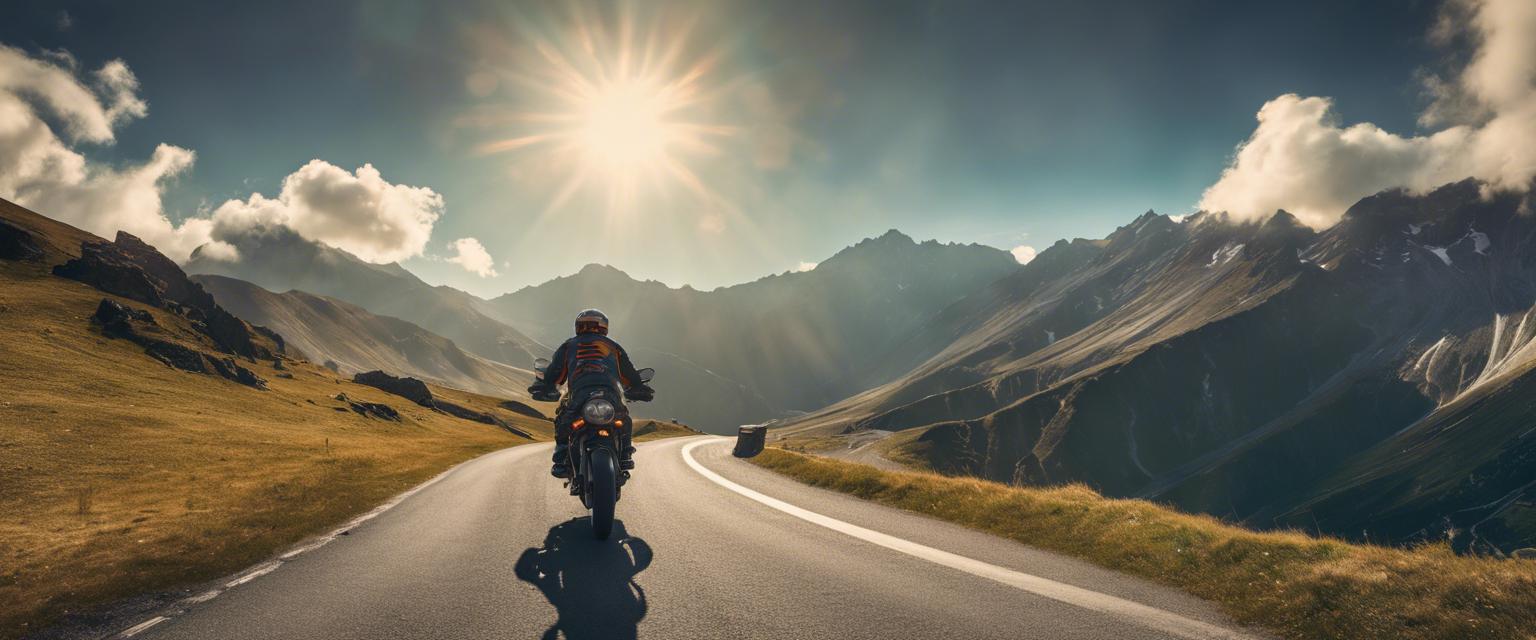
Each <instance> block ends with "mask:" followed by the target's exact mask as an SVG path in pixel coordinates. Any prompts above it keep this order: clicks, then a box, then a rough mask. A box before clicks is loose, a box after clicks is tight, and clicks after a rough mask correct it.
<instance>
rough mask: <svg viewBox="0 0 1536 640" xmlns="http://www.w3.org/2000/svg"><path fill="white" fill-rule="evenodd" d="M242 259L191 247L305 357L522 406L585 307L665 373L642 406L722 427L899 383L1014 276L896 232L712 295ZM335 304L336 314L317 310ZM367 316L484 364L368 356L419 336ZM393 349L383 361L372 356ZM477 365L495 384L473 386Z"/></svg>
mask: <svg viewBox="0 0 1536 640" xmlns="http://www.w3.org/2000/svg"><path fill="white" fill-rule="evenodd" d="M236 248H237V249H238V251H239V254H240V256H242V258H241V259H240V260H237V261H225V260H216V259H212V258H210V257H208V256H205V255H203V253H202V252H195V253H194V254H193V256H192V259H191V260H190V261H189V262H188V264H187V270H188V271H189V272H191V273H195V274H203V275H201V276H199V280H200V281H201V282H203V283H204V284H205V285H206V286H208V287H209V288H210V289H211V290H213V291H214V292H215V295H216V296H217V297H218V298H219V299H220V300H221V301H223V302H224V303H225V304H226V305H227V306H229V307H230V308H232V309H238V310H240V311H241V312H243V313H244V314H246V315H249V316H250V317H252V318H254V320H253V321H255V322H259V323H262V324H266V325H269V326H272V327H273V328H274V329H275V330H277V331H278V332H279V333H283V334H285V335H286V334H293V335H294V336H296V337H295V338H294V341H295V345H296V348H298V349H299V350H300V351H301V352H304V353H307V354H310V356H311V357H314V358H317V359H332V360H335V361H336V362H337V363H338V364H343V365H346V366H349V367H356V368H359V369H386V370H396V371H402V372H406V373H410V374H412V375H421V376H424V377H427V378H431V379H434V380H438V381H442V382H444V383H448V384H457V385H463V386H464V387H465V388H472V389H475V390H479V391H484V392H487V393H491V392H492V391H493V389H494V388H496V387H501V386H504V385H507V384H515V385H517V388H516V389H515V390H509V389H502V391H501V393H502V395H516V394H520V393H521V388H522V387H523V386H526V380H528V379H529V377H528V376H529V374H528V373H527V372H526V368H527V367H529V366H530V365H531V364H532V361H533V359H534V358H535V357H539V356H547V355H549V354H550V353H552V352H553V350H554V347H555V346H557V345H558V344H559V343H560V342H562V341H564V340H565V339H566V338H568V337H570V335H571V330H572V329H571V319H572V318H573V317H575V314H576V312H577V311H580V310H581V309H585V308H593V307H595V308H600V309H603V310H604V311H605V312H606V313H608V315H609V316H610V318H612V321H613V334H612V335H613V336H614V338H615V339H617V340H618V341H619V342H620V343H621V344H624V345H626V348H628V349H629V350H630V352H631V355H632V356H633V357H634V358H635V360H636V361H637V362H638V363H639V366H650V367H655V368H657V369H658V370H659V371H661V373H660V375H659V376H658V378H657V381H656V383H655V384H656V387H657V389H658V393H657V399H656V402H655V403H654V404H652V405H648V406H647V408H646V410H647V411H650V412H653V413H654V415H657V416H662V417H672V418H678V419H680V420H681V421H683V422H685V423H688V424H693V425H700V426H701V427H702V428H704V429H705V430H713V431H716V432H727V431H729V430H732V429H734V428H735V427H736V426H737V425H739V424H746V423H755V422H761V421H765V420H770V419H774V418H781V417H785V416H788V415H792V414H794V413H797V412H804V411H807V410H812V409H817V408H820V407H822V406H825V405H827V404H829V403H831V402H835V401H837V400H840V399H842V398H844V397H847V396H848V395H849V394H851V393H854V392H856V391H860V390H863V389H867V388H869V387H870V386H872V385H874V384H879V383H882V382H886V381H888V380H890V379H892V378H894V377H896V376H898V375H900V374H902V373H904V372H905V370H906V369H905V366H907V365H910V362H911V361H916V360H921V359H922V358H924V357H926V356H928V355H931V352H924V351H923V350H921V349H914V348H911V347H910V346H898V345H903V342H902V338H903V337H904V336H907V335H910V334H912V333H914V332H915V331H916V330H917V329H918V328H919V327H920V326H921V325H922V323H924V322H926V321H927V319H928V318H929V317H930V316H932V314H933V313H935V312H937V311H938V310H940V309H943V308H944V307H946V306H948V305H949V304H950V303H952V302H954V301H956V300H958V299H959V298H960V297H961V296H963V295H964V294H965V292H968V291H972V290H975V289H977V288H979V287H981V286H984V285H985V284H986V283H989V282H992V281H994V280H996V279H997V278H999V277H1001V276H1003V275H1006V274H1009V273H1012V272H1014V271H1016V270H1017V269H1018V268H1019V265H1018V264H1017V263H1016V262H1015V261H1014V259H1013V258H1012V256H1011V255H1009V254H1008V253H1007V252H1005V251H1001V250H998V249H994V248H991V247H984V246H980V245H959V244H941V243H938V242H933V241H928V242H922V243H918V242H915V241H913V240H912V239H911V238H910V237H907V236H905V235H903V234H901V233H899V232H896V231H891V232H888V233H886V234H884V235H882V236H880V237H878V238H871V239H867V240H865V241H863V242H860V243H858V244H856V245H854V246H852V247H849V248H848V249H845V250H844V251H842V252H839V253H838V254H837V255H835V256H832V257H831V258H828V259H827V260H825V261H823V262H822V263H821V264H820V265H819V266H817V267H816V268H815V269H814V270H811V271H808V272H804V273H785V274H780V275H774V276H769V277H766V278H763V279H760V280H757V281H755V282H750V283H745V284H741V285H736V286H732V287H724V288H720V289H716V290H713V291H698V290H695V289H692V288H690V287H686V286H685V287H681V288H673V287H669V286H667V285H665V284H662V283H660V282H655V281H644V282H642V281H638V280H635V279H634V278H631V277H630V276H629V275H627V274H625V273H624V272H622V271H619V270H618V269H614V268H612V267H608V266H603V265H596V264H594V265H588V266H587V267H585V268H583V269H582V270H580V271H579V272H577V273H575V274H573V275H570V276H566V277H562V278H556V279H554V280H551V281H549V282H547V283H544V284H541V285H538V286H534V287H527V288H524V289H522V290H520V291H517V292H514V293H510V294H507V295H503V296H500V297H497V298H495V299H493V300H483V299H480V298H476V297H474V296H472V295H470V294H468V293H465V292H463V291H459V290H457V289H452V288H449V287H432V286H430V285H427V284H426V283H424V282H422V281H421V280H419V279H418V278H416V277H415V276H414V275H412V274H411V273H410V272H409V271H406V270H405V269H404V268H402V267H401V266H400V265H398V264H387V265H375V264H370V263H367V262H363V261H362V260H359V259H357V258H355V257H353V256H351V255H350V254H347V253H346V252H343V251H341V250H338V249H334V248H331V247H328V246H325V245H323V244H320V243H316V242H312V241H309V240H305V239H303V238H300V237H299V236H297V235H296V234H293V233H292V232H289V231H286V230H269V231H265V232H263V233H256V234H248V235H247V236H245V237H242V238H241V239H239V240H238V241H237V244H236ZM246 283H249V284H250V285H255V286H246ZM275 292H283V293H275ZM316 294H318V295H316ZM327 302H329V303H330V304H331V308H326V309H319V307H322V306H326V303H327ZM337 303H340V304H343V305H351V307H350V308H344V307H341V306H335V305H336V304H337ZM360 311H361V312H364V313H366V314H368V315H371V316H377V317H382V318H386V319H389V320H393V319H399V320H403V321H406V322H407V323H409V324H410V325H411V326H413V327H416V328H419V329H421V330H422V332H423V333H424V334H435V335H438V336H442V337H443V338H447V339H450V340H451V341H452V342H453V343H454V345H453V346H454V347H456V348H457V349H462V350H463V351H464V352H467V353H468V354H469V355H472V356H477V358H475V359H474V361H473V362H471V361H470V360H467V359H466V358H464V357H462V356H459V355H456V354H454V353H452V351H453V350H450V349H445V348H443V346H442V343H441V342H440V341H439V342H433V343H432V344H433V345H435V346H434V347H432V348H431V349H430V351H431V353H430V354H426V355H421V356H420V357H419V358H418V359H421V360H429V361H432V363H433V364H432V366H425V364H423V363H416V362H412V361H411V359H410V358H409V357H405V356H404V354H403V353H401V352H402V350H404V349H405V348H404V347H401V346H398V345H397V346H386V347H384V348H382V349H374V348H373V347H372V346H367V345H374V344H383V345H392V344H394V343H395V342H397V341H398V340H400V337H399V336H400V335H402V334H409V333H411V331H412V329H411V328H408V327H403V326H400V325H399V324H391V323H390V322H389V321H388V320H380V319H376V318H368V319H364V320H361V321H359V322H360V323H361V324H367V325H370V326H371V327H372V328H371V329H366V330H365V329H361V328H360V325H359V322H351V323H348V322H342V321H338V320H339V319H341V318H343V317H346V318H350V319H357V318H360V317H361V316H360V315H359V313H358V312H360ZM299 316H304V317H303V319H302V320H301V319H300V318H299ZM385 325H389V328H387V329H386V328H384V327H385ZM365 332H366V333H368V334H369V335H368V337H367V338H366V339H365V338H361V337H360V336H361V335H362V334H363V333H365ZM422 340H426V338H422ZM365 343H366V344H365ZM937 346H938V345H935V348H936V347H937ZM415 349H416V350H417V351H418V352H419V351H422V348H421V345H417V347H415ZM343 352H345V353H346V354H347V355H338V354H341V353H343ZM385 352H387V353H388V355H389V357H376V356H377V355H378V354H379V353H385ZM914 358H915V359H916V360H914ZM482 365H489V369H487V367H486V366H482ZM471 366H473V367H475V368H477V369H479V370H488V371H489V372H491V373H492V375H493V377H491V378H479V379H478V381H477V382H475V383H471V382H469V381H467V379H466V378H474V377H476V376H475V374H472V373H469V372H468V371H467V368H469V367H471ZM508 367H511V368H512V369H517V370H520V371H512V370H509V369H508ZM669 389H671V390H676V391H673V392H669ZM685 390H686V391H685Z"/></svg>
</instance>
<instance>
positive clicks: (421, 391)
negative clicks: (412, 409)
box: [352, 371, 436, 408]
mask: <svg viewBox="0 0 1536 640" xmlns="http://www.w3.org/2000/svg"><path fill="white" fill-rule="evenodd" d="M352 381H353V382H356V383H358V384H365V385H368V386H370V387H373V388H375V389H378V390H380V391H383V392H385V393H392V394H395V395H397V396H400V397H402V398H405V399H406V400H410V401H411V402H414V403H416V404H419V405H421V406H423V407H429V408H436V405H435V404H433V402H432V400H433V398H432V390H431V389H428V388H427V383H425V382H422V381H420V380H417V379H415V378H397V377H395V376H392V375H389V374H387V373H384V372H383V371H366V372H363V373H359V374H357V375H355V376H352Z"/></svg>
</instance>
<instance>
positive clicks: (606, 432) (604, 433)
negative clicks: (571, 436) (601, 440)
mask: <svg viewBox="0 0 1536 640" xmlns="http://www.w3.org/2000/svg"><path fill="white" fill-rule="evenodd" d="M597 435H600V436H606V435H608V430H607V429H598V430H597Z"/></svg>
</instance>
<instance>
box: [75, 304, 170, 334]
mask: <svg viewBox="0 0 1536 640" xmlns="http://www.w3.org/2000/svg"><path fill="white" fill-rule="evenodd" d="M91 321H92V322H95V323H96V324H99V325H101V330H102V332H103V333H105V334H107V335H108V336H111V337H113V338H131V337H132V336H134V335H136V334H137V333H138V331H137V330H136V329H134V327H133V323H135V322H138V323H140V324H146V325H153V324H155V317H154V316H153V315H151V314H150V313H149V312H148V311H144V310H143V309H134V308H132V307H129V306H127V305H124V304H122V303H120V302H118V301H116V300H112V299H111V298H102V299H101V303H100V304H98V305H96V313H94V314H92V315H91Z"/></svg>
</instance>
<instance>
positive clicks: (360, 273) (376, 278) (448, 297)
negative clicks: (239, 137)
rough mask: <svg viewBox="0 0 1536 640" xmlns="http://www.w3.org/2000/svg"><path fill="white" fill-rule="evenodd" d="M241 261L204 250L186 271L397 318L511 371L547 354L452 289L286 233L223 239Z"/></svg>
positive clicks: (472, 299) (277, 230) (276, 231)
mask: <svg viewBox="0 0 1536 640" xmlns="http://www.w3.org/2000/svg"><path fill="white" fill-rule="evenodd" d="M228 240H230V241H231V244H233V245H234V246H235V248H236V249H238V250H239V253H240V258H239V259H238V260H235V261H225V260H217V259H213V258H210V257H209V256H208V255H206V254H205V253H204V252H203V251H202V250H201V249H199V250H197V251H194V252H193V253H192V258H191V259H190V260H189V261H188V262H187V264H186V270H187V272H188V273H194V274H209V275H221V276H228V277H231V278H236V279H239V280H244V281H247V282H250V283H253V284H256V285H258V286H260V287H262V288H263V289H267V290H269V291H291V290H297V291H304V292H307V293H312V294H317V295H322V296H327V297H331V298H336V299H338V300H344V301H346V302H350V303H352V304H355V305H357V306H359V307H362V308H364V309H367V310H368V311H370V312H372V313H375V314H378V315H382V316H391V317H395V318H400V319H402V320H406V321H409V322H411V323H414V324H416V325H419V326H421V327H422V328H424V329H426V330H428V331H431V332H432V333H436V334H438V335H440V336H443V337H445V338H448V339H450V340H452V341H454V343H456V344H457V345H458V346H459V347H460V348H462V349H464V350H465V351H469V352H471V353H474V354H477V355H481V356H484V357H486V358H490V359H492V360H496V361H499V362H502V363H504V364H510V365H513V366H515V367H520V368H528V367H530V366H532V363H533V358H534V357H535V356H534V354H535V353H543V352H545V351H546V349H545V348H544V347H543V346H542V345H539V344H538V343H536V342H535V341H534V340H532V339H531V338H529V337H528V336H526V335H524V334H523V333H521V332H519V331H518V330H517V329H514V328H512V327H510V326H507V325H506V324H504V323H502V322H498V321H496V320H494V319H492V318H489V317H487V316H486V315H484V314H482V313H481V312H480V311H479V310H477V308H476V304H477V303H478V301H479V299H478V298H475V297H474V296H472V295H470V294H469V293H466V292H464V291H460V290H458V289H454V288H452V287H444V286H436V287H434V286H432V285H429V284H427V283H425V282H423V281H422V280H421V279H420V278H417V277H416V276H415V275H414V274H412V273H411V272H409V271H407V270H405V268H404V267H401V266H400V265H398V264H394V263H391V264H385V265H378V264H372V263H368V262H364V261H362V260H359V259H358V258H356V257H355V256H353V255H352V254H350V253H347V252H345V251H342V250H340V249H336V248H333V247H330V246H327V245H324V244H321V243H318V242H312V241H309V240H306V239H304V238H302V237H300V236H299V235H298V234H296V233H294V232H293V231H291V230H288V229H286V228H280V227H278V228H260V229H255V230H252V231H250V232H247V233H244V234H242V235H240V236H238V237H235V238H228Z"/></svg>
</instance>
